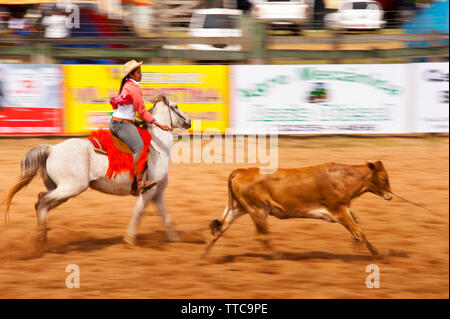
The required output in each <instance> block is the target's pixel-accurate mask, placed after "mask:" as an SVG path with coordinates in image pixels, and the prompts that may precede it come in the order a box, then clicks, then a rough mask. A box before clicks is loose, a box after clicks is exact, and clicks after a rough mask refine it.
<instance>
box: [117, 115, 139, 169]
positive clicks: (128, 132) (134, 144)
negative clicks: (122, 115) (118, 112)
mask: <svg viewBox="0 0 450 319" xmlns="http://www.w3.org/2000/svg"><path fill="white" fill-rule="evenodd" d="M109 129H110V131H111V134H112V135H114V136H117V137H119V138H120V139H121V140H122V141H124V142H125V144H127V145H128V146H129V147H130V148H131V150H132V151H133V161H134V165H135V167H136V162H137V160H138V158H139V155H141V152H142V149H143V148H144V142H143V141H142V137H141V135H140V134H139V131H138V129H137V127H136V126H135V125H134V124H131V123H127V122H119V121H114V120H111V122H109Z"/></svg>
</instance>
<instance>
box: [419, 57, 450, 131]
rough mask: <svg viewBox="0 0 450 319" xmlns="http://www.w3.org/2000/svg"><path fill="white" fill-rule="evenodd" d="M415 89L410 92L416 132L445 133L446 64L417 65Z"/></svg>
mask: <svg viewBox="0 0 450 319" xmlns="http://www.w3.org/2000/svg"><path fill="white" fill-rule="evenodd" d="M411 67H414V68H415V70H414V71H415V72H414V74H415V79H416V80H415V82H414V85H415V89H414V90H412V94H414V95H415V96H414V100H415V104H416V116H415V118H416V123H415V127H416V132H420V133H422V132H426V133H439V132H441V133H445V132H448V131H449V127H448V121H449V114H448V113H449V112H448V102H449V99H448V85H449V83H448V81H449V64H448V63H417V64H413V65H411Z"/></svg>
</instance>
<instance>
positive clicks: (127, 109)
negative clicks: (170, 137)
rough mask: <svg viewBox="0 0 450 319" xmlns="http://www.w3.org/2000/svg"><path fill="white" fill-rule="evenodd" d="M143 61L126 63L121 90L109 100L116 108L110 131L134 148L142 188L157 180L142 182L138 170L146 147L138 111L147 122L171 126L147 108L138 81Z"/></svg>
mask: <svg viewBox="0 0 450 319" xmlns="http://www.w3.org/2000/svg"><path fill="white" fill-rule="evenodd" d="M141 64H142V62H136V61H135V60H131V61H128V62H127V63H125V65H124V67H123V78H122V82H121V84H120V90H119V94H118V95H117V96H115V97H113V98H112V99H111V101H110V103H111V105H112V106H113V108H114V110H115V111H114V113H113V115H112V118H111V122H110V124H109V128H110V131H111V134H112V135H115V136H117V137H119V138H120V139H121V140H122V141H124V142H125V144H127V145H128V146H129V147H130V149H131V150H132V151H133V161H134V166H135V174H136V175H135V178H136V182H137V187H138V191H139V192H140V191H141V190H146V189H149V188H151V187H153V186H154V185H155V184H156V183H155V182H154V181H145V182H143V172H138V169H137V161H138V158H139V156H140V154H141V152H142V149H143V148H144V142H143V140H142V138H141V135H140V134H139V132H138V129H137V127H136V121H135V117H136V112H137V113H138V114H139V116H140V117H141V119H142V120H144V121H145V122H147V123H149V124H152V125H156V126H158V127H159V128H161V129H163V130H169V129H170V127H169V126H168V125H165V124H161V123H158V122H157V121H156V120H155V119H154V118H153V116H152V115H151V114H150V113H149V112H148V111H147V110H146V109H145V105H144V100H143V95H142V91H141V88H140V86H139V83H138V82H140V81H141V79H142V73H141Z"/></svg>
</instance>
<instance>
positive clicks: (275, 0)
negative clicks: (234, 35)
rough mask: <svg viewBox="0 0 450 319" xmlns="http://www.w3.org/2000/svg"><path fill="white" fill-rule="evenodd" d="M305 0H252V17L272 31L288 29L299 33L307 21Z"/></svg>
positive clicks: (307, 8)
mask: <svg viewBox="0 0 450 319" xmlns="http://www.w3.org/2000/svg"><path fill="white" fill-rule="evenodd" d="M308 11H309V6H308V5H307V4H306V2H305V0H254V1H253V6H252V13H251V14H252V17H253V18H255V19H257V20H259V21H261V22H264V23H266V24H267V25H270V26H271V27H273V28H274V29H290V30H292V31H294V32H295V33H299V31H300V29H301V27H302V26H303V25H304V24H306V22H307V20H308Z"/></svg>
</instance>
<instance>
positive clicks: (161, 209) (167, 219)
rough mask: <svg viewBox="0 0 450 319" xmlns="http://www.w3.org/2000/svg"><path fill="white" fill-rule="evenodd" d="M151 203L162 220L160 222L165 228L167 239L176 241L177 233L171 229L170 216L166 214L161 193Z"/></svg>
mask: <svg viewBox="0 0 450 319" xmlns="http://www.w3.org/2000/svg"><path fill="white" fill-rule="evenodd" d="M153 202H154V203H155V205H156V207H157V208H158V213H159V215H160V216H161V218H162V222H163V225H164V227H165V228H166V232H167V238H168V239H169V240H170V241H176V240H178V238H179V236H178V234H177V232H176V231H175V230H174V229H173V226H172V220H171V218H170V214H169V213H168V212H167V209H166V204H165V203H164V198H163V195H162V193H159V194H158V195H156V196H155V197H154V198H153Z"/></svg>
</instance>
